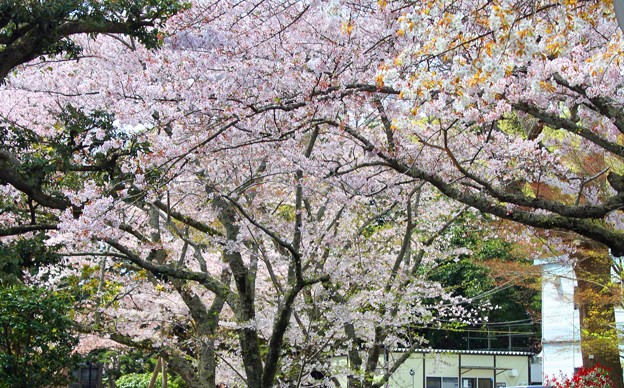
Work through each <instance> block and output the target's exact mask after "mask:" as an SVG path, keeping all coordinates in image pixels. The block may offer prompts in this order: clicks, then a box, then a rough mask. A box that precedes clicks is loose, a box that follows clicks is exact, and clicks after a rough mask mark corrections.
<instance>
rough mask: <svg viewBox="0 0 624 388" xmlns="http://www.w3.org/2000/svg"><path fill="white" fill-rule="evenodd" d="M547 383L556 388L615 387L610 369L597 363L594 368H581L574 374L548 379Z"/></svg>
mask: <svg viewBox="0 0 624 388" xmlns="http://www.w3.org/2000/svg"><path fill="white" fill-rule="evenodd" d="M546 383H547V385H552V386H553V387H554V388H613V382H612V381H611V379H610V378H609V373H608V369H606V368H605V367H603V366H600V365H596V366H595V367H593V368H581V369H580V370H579V371H578V372H577V373H576V374H574V376H572V377H568V376H563V375H562V376H560V377H559V378H548V379H546Z"/></svg>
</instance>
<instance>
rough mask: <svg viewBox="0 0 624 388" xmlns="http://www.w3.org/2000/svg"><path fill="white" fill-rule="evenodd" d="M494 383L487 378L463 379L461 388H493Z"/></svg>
mask: <svg viewBox="0 0 624 388" xmlns="http://www.w3.org/2000/svg"><path fill="white" fill-rule="evenodd" d="M493 387H494V381H492V379H489V378H485V379H484V378H476V377H464V378H463V379H462V388H493Z"/></svg>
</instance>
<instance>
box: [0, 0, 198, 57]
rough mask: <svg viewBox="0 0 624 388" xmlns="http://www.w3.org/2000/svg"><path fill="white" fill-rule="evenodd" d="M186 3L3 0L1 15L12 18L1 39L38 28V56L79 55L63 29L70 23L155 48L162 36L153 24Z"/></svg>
mask: <svg viewBox="0 0 624 388" xmlns="http://www.w3.org/2000/svg"><path fill="white" fill-rule="evenodd" d="M186 6H187V5H186V4H184V3H183V2H181V1H179V0H104V1H102V0H43V1H41V0H3V1H1V2H0V14H1V15H8V16H9V17H8V18H6V19H7V20H5V21H4V22H3V23H2V24H1V25H0V39H2V41H4V42H13V41H17V39H19V38H21V37H22V36H24V34H25V32H26V31H29V30H30V31H37V32H38V35H40V37H41V39H40V43H39V47H38V49H37V51H38V54H39V55H57V54H65V55H66V57H68V58H78V57H79V56H80V54H81V51H82V49H81V47H80V46H78V45H76V43H75V42H74V41H73V40H71V39H70V38H69V37H68V33H67V31H68V29H67V28H65V29H63V28H62V27H63V26H67V25H68V24H70V23H71V24H73V26H74V27H77V26H80V27H81V28H79V29H78V30H79V31H80V32H89V33H93V34H97V33H102V32H122V33H125V34H127V35H130V36H133V37H135V38H137V40H138V41H139V42H140V43H142V44H143V45H145V46H146V47H148V48H156V47H158V46H159V45H160V43H161V39H160V36H159V31H158V29H157V28H154V27H160V26H162V24H163V23H164V21H166V20H167V19H168V18H169V17H171V16H173V15H175V14H176V13H177V12H179V11H180V10H182V9H183V8H185V7H186ZM31 33H32V32H31ZM1 52H2V49H0V53H1Z"/></svg>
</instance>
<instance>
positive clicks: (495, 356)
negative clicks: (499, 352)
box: [494, 354, 498, 388]
mask: <svg viewBox="0 0 624 388" xmlns="http://www.w3.org/2000/svg"><path fill="white" fill-rule="evenodd" d="M497 370H498V369H496V354H495V355H494V388H496V371H497Z"/></svg>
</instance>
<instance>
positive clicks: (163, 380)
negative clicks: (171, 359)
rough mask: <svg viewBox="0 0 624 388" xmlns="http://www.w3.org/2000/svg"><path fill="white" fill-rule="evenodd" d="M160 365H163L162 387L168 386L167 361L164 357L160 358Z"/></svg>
mask: <svg viewBox="0 0 624 388" xmlns="http://www.w3.org/2000/svg"><path fill="white" fill-rule="evenodd" d="M160 365H161V366H162V388H167V386H168V383H167V361H166V360H165V359H164V358H162V357H161V358H160Z"/></svg>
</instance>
